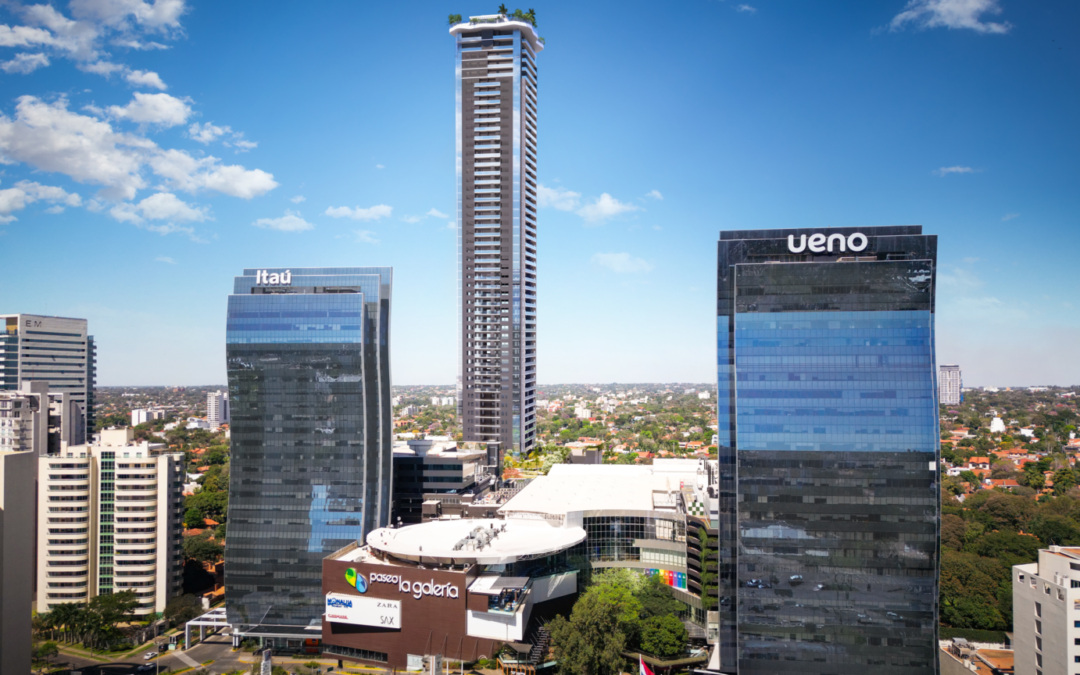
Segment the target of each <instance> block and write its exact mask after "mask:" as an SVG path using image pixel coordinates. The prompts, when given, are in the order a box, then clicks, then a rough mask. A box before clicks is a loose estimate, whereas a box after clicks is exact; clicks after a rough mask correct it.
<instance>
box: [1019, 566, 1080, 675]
mask: <svg viewBox="0 0 1080 675" xmlns="http://www.w3.org/2000/svg"><path fill="white" fill-rule="evenodd" d="M1012 574H1013V580H1012V581H1013V651H1014V652H1015V659H1016V661H1015V664H1016V665H1015V668H1016V675H1070V674H1072V673H1076V672H1080V620H1078V619H1080V548H1069V547H1062V546H1051V547H1050V548H1049V549H1042V550H1040V551H1039V562H1037V563H1029V564H1027V565H1016V566H1014V567H1013V571H1012Z"/></svg>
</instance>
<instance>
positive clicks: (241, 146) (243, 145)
mask: <svg viewBox="0 0 1080 675" xmlns="http://www.w3.org/2000/svg"><path fill="white" fill-rule="evenodd" d="M241 136H243V134H235V135H234V140H233V141H232V143H229V142H226V143H225V145H230V146H232V147H234V148H236V149H237V150H236V152H247V151H248V150H254V149H255V148H257V147H259V144H258V142H256V141H245V140H244V139H243V138H241Z"/></svg>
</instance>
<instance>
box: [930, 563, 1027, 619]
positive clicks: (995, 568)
mask: <svg viewBox="0 0 1080 675" xmlns="http://www.w3.org/2000/svg"><path fill="white" fill-rule="evenodd" d="M941 562H942V564H941V585H940V588H941V623H942V624H944V625H946V626H952V627H955V628H978V629H983V630H1008V628H1009V626H1010V625H1011V623H1012V622H1011V617H1007V616H1006V613H1004V612H1003V611H1002V607H1001V600H1003V598H1002V597H1001V591H1002V590H1005V591H1006V592H1007V593H1008V594H1009V596H1010V599H1011V593H1012V588H1011V574H1010V570H1009V569H1008V568H1006V567H1005V566H1004V565H1002V564H1001V563H999V562H998V561H996V560H991V559H989V558H980V557H979V556H977V555H975V554H973V553H961V552H959V551H950V550H945V551H942V555H941ZM1003 586H1005V587H1007V588H1005V589H1003ZM1010 614H1011V612H1010Z"/></svg>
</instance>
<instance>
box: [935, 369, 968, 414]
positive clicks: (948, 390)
mask: <svg viewBox="0 0 1080 675" xmlns="http://www.w3.org/2000/svg"><path fill="white" fill-rule="evenodd" d="M963 389H964V381H963V379H962V378H961V377H960V366H957V365H944V364H943V365H942V366H941V367H940V368H938V400H939V402H940V403H941V405H960V403H961V402H962V401H963V400H964V394H963Z"/></svg>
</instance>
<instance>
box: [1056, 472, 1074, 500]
mask: <svg viewBox="0 0 1080 675" xmlns="http://www.w3.org/2000/svg"><path fill="white" fill-rule="evenodd" d="M1074 487H1076V474H1075V473H1074V472H1073V470H1072V469H1068V468H1065V469H1059V470H1058V471H1056V472H1055V473H1054V494H1056V495H1063V494H1065V493H1066V492H1068V491H1069V490H1071V489H1072V488H1074Z"/></svg>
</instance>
